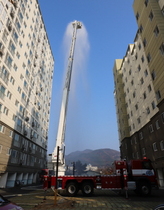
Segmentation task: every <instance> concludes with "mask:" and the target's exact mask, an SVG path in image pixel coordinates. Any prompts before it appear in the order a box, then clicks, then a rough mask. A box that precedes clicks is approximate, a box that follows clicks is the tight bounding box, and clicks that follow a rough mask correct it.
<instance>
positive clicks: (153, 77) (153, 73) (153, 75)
mask: <svg viewBox="0 0 164 210" xmlns="http://www.w3.org/2000/svg"><path fill="white" fill-rule="evenodd" d="M151 77H152V80H155V78H156V73H155V71H154V70H153V71H152V73H151Z"/></svg>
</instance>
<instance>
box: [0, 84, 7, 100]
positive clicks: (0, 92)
mask: <svg viewBox="0 0 164 210" xmlns="http://www.w3.org/2000/svg"><path fill="white" fill-rule="evenodd" d="M5 90H6V88H5V87H4V86H3V85H0V98H1V99H2V100H3V99H4V97H5Z"/></svg>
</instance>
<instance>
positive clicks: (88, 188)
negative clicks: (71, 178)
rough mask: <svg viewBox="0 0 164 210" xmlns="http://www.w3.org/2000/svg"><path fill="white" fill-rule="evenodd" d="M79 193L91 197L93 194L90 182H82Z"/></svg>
mask: <svg viewBox="0 0 164 210" xmlns="http://www.w3.org/2000/svg"><path fill="white" fill-rule="evenodd" d="M81 191H82V193H83V195H84V196H91V195H92V194H93V184H92V183H91V182H84V183H83V184H82V188H81Z"/></svg>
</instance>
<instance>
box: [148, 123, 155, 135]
mask: <svg viewBox="0 0 164 210" xmlns="http://www.w3.org/2000/svg"><path fill="white" fill-rule="evenodd" d="M149 131H150V133H153V132H154V129H153V125H152V124H151V125H149Z"/></svg>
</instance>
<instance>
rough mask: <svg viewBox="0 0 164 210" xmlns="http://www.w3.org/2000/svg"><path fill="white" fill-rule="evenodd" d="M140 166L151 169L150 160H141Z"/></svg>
mask: <svg viewBox="0 0 164 210" xmlns="http://www.w3.org/2000/svg"><path fill="white" fill-rule="evenodd" d="M142 168H143V169H149V170H151V169H152V165H151V162H150V161H143V162H142Z"/></svg>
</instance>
